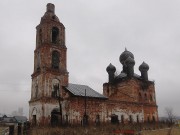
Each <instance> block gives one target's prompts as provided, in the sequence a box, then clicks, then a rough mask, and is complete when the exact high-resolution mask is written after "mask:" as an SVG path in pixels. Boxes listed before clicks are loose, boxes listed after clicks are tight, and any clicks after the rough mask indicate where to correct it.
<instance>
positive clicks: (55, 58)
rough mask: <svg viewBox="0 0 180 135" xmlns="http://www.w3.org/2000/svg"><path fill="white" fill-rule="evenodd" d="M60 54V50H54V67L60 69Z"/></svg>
mask: <svg viewBox="0 0 180 135" xmlns="http://www.w3.org/2000/svg"><path fill="white" fill-rule="evenodd" d="M59 57H60V54H59V52H58V51H53V52H52V68H53V69H59V63H60V59H59Z"/></svg>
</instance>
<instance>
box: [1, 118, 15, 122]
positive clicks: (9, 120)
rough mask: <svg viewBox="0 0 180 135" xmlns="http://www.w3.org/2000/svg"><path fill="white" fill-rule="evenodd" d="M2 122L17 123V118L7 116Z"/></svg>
mask: <svg viewBox="0 0 180 135" xmlns="http://www.w3.org/2000/svg"><path fill="white" fill-rule="evenodd" d="M1 123H17V120H16V119H15V118H14V117H5V118H3V119H2V121H1Z"/></svg>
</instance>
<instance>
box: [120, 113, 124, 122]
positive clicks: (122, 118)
mask: <svg viewBox="0 0 180 135" xmlns="http://www.w3.org/2000/svg"><path fill="white" fill-rule="evenodd" d="M121 123H122V124H124V115H121Z"/></svg>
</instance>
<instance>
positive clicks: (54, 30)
mask: <svg viewBox="0 0 180 135" xmlns="http://www.w3.org/2000/svg"><path fill="white" fill-rule="evenodd" d="M58 37H59V29H58V28H57V27H53V28H52V38H51V39H52V43H54V44H57V43H58V40H59V38H58Z"/></svg>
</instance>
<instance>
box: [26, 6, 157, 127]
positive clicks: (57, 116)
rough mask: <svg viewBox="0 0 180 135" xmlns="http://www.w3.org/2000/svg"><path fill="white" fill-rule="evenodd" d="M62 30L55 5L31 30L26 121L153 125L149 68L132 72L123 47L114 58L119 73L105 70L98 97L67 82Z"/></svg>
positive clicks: (109, 68)
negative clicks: (31, 60)
mask: <svg viewBox="0 0 180 135" xmlns="http://www.w3.org/2000/svg"><path fill="white" fill-rule="evenodd" d="M66 53H67V47H66V41H65V27H64V25H63V24H62V23H61V22H60V20H59V19H58V17H57V16H56V15H55V6H54V5H53V4H51V3H48V4H47V10H46V12H45V14H44V15H43V17H41V21H40V24H39V25H38V26H37V27H36V47H35V51H34V71H33V74H32V87H31V99H30V101H29V120H30V122H31V123H32V124H34V125H50V124H52V125H53V124H59V123H60V124H63V123H69V124H82V123H88V124H90V123H95V122H98V123H102V122H118V123H129V122H130V123H136V122H137V123H138V122H151V121H158V110H157V104H156V97H155V87H154V82H153V81H150V80H149V79H148V70H149V66H148V64H146V63H145V62H143V63H142V64H141V65H140V66H139V70H140V75H138V74H136V73H134V66H135V59H134V55H133V53H131V52H130V51H128V50H127V49H125V51H124V52H122V53H121V54H120V57H119V60H120V63H121V64H122V71H121V73H120V74H119V75H116V74H115V72H116V68H115V66H113V65H112V64H109V65H108V66H107V68H106V71H107V75H108V76H107V77H108V78H109V81H108V82H105V83H104V84H103V94H100V93H98V92H96V91H95V90H93V89H92V88H91V87H89V86H86V85H80V84H73V83H69V79H68V77H69V73H68V70H67V57H66V56H67V55H66Z"/></svg>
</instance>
